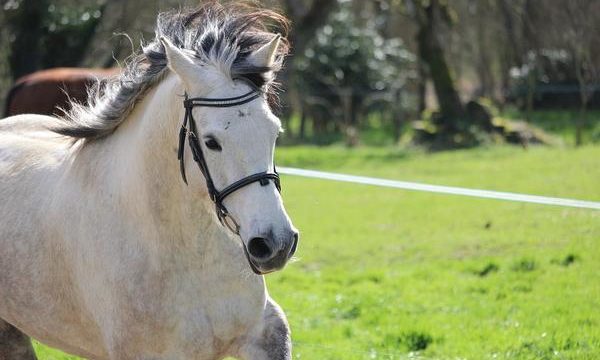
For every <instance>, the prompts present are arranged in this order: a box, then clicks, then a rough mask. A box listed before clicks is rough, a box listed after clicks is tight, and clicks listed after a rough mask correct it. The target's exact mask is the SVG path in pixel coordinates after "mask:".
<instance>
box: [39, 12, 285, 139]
mask: <svg viewBox="0 0 600 360" xmlns="http://www.w3.org/2000/svg"><path fill="white" fill-rule="evenodd" d="M273 31H275V32H283V33H284V34H285V33H286V32H287V20H286V19H285V18H284V17H283V16H281V15H279V14H278V13H276V12H273V11H269V10H265V9H258V8H255V7H252V6H246V5H234V4H228V5H227V6H226V7H225V6H223V5H221V4H219V3H217V2H210V3H208V4H205V5H203V6H201V7H199V8H196V9H185V10H178V11H169V12H164V13H161V14H159V16H158V19H157V24H156V29H155V37H154V39H153V40H152V41H150V42H149V43H147V44H145V45H144V46H143V48H142V53H140V54H134V55H132V56H131V58H130V59H129V60H128V61H126V63H125V65H124V67H123V71H122V73H121V74H120V75H119V76H118V77H116V78H114V79H112V80H109V81H108V82H106V83H98V84H97V85H96V86H95V87H92V88H91V89H90V90H89V105H81V104H77V103H72V104H71V105H72V109H71V110H70V111H68V112H67V113H66V114H65V116H64V117H63V118H62V119H61V120H62V121H61V123H60V125H58V126H57V127H55V128H53V129H51V130H52V131H54V132H57V133H59V134H62V135H66V136H71V137H74V138H87V139H97V138H100V137H103V136H106V135H108V134H110V133H112V132H113V131H114V130H115V129H116V128H117V127H118V126H119V124H120V123H121V122H122V121H123V120H124V119H125V118H126V117H127V115H128V114H129V113H130V112H131V110H132V109H133V107H134V106H135V104H136V103H137V102H138V101H139V100H140V99H141V98H142V97H143V96H144V94H145V93H146V92H147V91H148V89H150V88H152V87H153V86H154V85H155V84H156V83H157V82H158V81H160V80H161V79H162V77H163V75H164V74H165V69H166V66H167V57H166V53H165V49H164V47H163V45H162V44H161V42H160V40H159V39H160V38H161V37H165V38H167V39H169V40H170V41H171V42H172V43H173V44H175V45H176V46H177V47H179V48H181V49H185V50H188V51H190V52H192V53H193V54H194V56H195V57H196V58H198V59H199V61H201V62H203V63H206V64H210V65H212V66H215V67H216V68H217V69H219V70H220V71H222V72H223V73H224V74H226V75H228V76H229V77H231V78H232V79H234V78H244V79H246V80H248V81H250V82H252V83H253V84H254V85H256V86H257V87H262V88H263V89H264V90H265V91H267V92H268V94H269V95H270V96H269V98H270V99H271V101H273V99H274V95H275V94H274V92H275V90H274V88H276V87H275V86H273V85H274V83H273V80H274V79H273V77H274V74H275V73H276V72H277V71H278V70H279V69H280V68H281V66H282V63H283V59H284V57H285V55H286V54H287V51H288V46H287V43H286V42H285V37H284V38H283V40H284V41H283V45H282V46H279V48H278V51H277V56H276V60H275V63H274V65H273V67H272V68H260V67H256V66H253V65H251V64H250V63H249V62H248V61H247V56H248V55H249V54H250V53H251V52H252V51H253V50H256V49H258V48H259V47H261V46H262V45H265V44H266V43H268V42H269V41H270V40H271V39H272V38H273Z"/></svg>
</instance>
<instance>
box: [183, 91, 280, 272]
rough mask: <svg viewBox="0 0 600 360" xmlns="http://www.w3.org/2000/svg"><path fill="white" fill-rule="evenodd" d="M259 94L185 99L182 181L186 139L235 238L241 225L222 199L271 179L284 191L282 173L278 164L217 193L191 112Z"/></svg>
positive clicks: (239, 102) (222, 219) (242, 101)
mask: <svg viewBox="0 0 600 360" xmlns="http://www.w3.org/2000/svg"><path fill="white" fill-rule="evenodd" d="M260 94H261V93H260V91H259V90H258V89H253V90H252V91H250V92H248V93H246V94H244V95H240V96H236V97H230V98H202V97H196V98H188V96H187V94H185V100H183V107H184V108H185V116H184V118H183V124H182V125H181V130H180V131H179V149H178V151H177V158H178V159H179V169H180V171H181V176H182V177H183V181H184V182H185V183H186V184H187V178H186V175H185V164H184V159H183V154H184V148H185V139H186V137H187V139H188V143H189V145H190V149H191V150H192V156H193V158H194V161H195V162H196V164H198V167H199V168H200V172H202V175H204V179H205V180H206V188H207V189H208V194H209V196H210V199H211V200H212V202H213V203H214V204H215V211H216V213H217V217H218V218H219V221H220V222H221V224H222V225H225V226H226V227H227V228H229V230H231V231H232V232H233V233H234V234H236V235H239V233H240V226H239V225H238V223H237V221H235V219H234V218H233V217H231V215H230V214H229V211H227V208H226V207H225V205H224V204H223V200H225V198H226V197H227V196H229V195H231V194H232V193H234V192H235V191H237V190H239V189H241V188H243V187H245V186H247V185H250V184H252V183H255V182H258V183H260V185H261V186H267V185H269V180H271V181H273V183H274V184H275V187H276V188H277V190H278V191H279V192H281V185H280V182H279V174H278V173H277V170H276V169H275V164H273V172H269V171H268V170H267V171H263V172H259V173H256V174H252V175H248V176H246V177H244V178H242V179H240V180H238V181H236V182H234V183H233V184H231V185H228V186H226V187H225V188H224V189H222V190H220V191H219V190H217V188H216V187H215V184H214V182H213V180H212V177H211V176H210V171H209V170H208V165H207V164H206V159H205V158H204V154H203V153H202V148H201V145H200V142H199V140H198V130H197V127H196V121H195V120H194V116H193V115H192V110H193V108H194V107H196V106H204V107H221V108H225V107H233V106H237V105H242V104H246V103H248V102H250V101H252V100H254V99H257V98H258V97H260ZM242 243H243V242H242ZM244 251H245V252H246V256H247V255H248V253H247V250H246V246H245V245H244ZM250 265H251V267H252V270H254V272H257V271H258V270H257V269H256V268H255V267H254V264H252V262H251V261H250ZM257 273H258V272H257Z"/></svg>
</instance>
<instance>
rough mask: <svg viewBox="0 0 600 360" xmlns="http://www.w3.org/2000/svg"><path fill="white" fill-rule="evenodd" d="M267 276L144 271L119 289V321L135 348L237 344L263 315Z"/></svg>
mask: <svg viewBox="0 0 600 360" xmlns="http://www.w3.org/2000/svg"><path fill="white" fill-rule="evenodd" d="M265 303H266V292H265V290H264V283H263V282H262V278H260V277H255V276H254V275H252V277H251V278H250V279H240V278H230V277H223V276H222V277H213V276H207V275H206V274H201V273H197V272H194V271H173V272H164V273H160V274H159V273H152V272H145V273H144V275H142V274H139V275H134V276H133V277H132V278H131V279H130V281H129V284H128V285H127V286H124V287H123V288H122V289H121V290H120V295H119V300H118V301H117V304H118V306H117V308H118V309H119V312H120V315H119V316H118V318H119V322H120V325H119V326H118V327H115V328H114V329H111V331H116V332H118V333H120V334H122V333H126V334H127V336H126V337H125V338H124V337H121V338H120V341H122V342H123V344H126V345H127V347H128V348H129V349H130V351H133V352H136V351H144V352H148V351H150V350H151V351H152V352H153V353H165V352H171V351H177V352H182V353H186V354H207V355H206V356H207V358H211V356H213V355H214V354H216V353H220V352H223V351H225V350H226V349H227V348H230V347H232V346H234V344H235V342H236V341H237V340H239V339H240V338H242V337H243V336H244V334H246V333H248V331H249V330H250V329H251V328H252V327H253V326H255V325H256V324H257V323H258V322H259V321H260V319H261V318H262V316H263V313H264V307H265ZM210 354H213V355H210Z"/></svg>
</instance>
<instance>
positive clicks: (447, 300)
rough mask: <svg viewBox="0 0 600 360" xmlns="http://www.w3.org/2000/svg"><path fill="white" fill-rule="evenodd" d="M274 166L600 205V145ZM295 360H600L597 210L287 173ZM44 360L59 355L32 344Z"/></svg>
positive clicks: (282, 152) (295, 155)
mask: <svg viewBox="0 0 600 360" xmlns="http://www.w3.org/2000/svg"><path fill="white" fill-rule="evenodd" d="M277 163H278V164H279V165H282V166H283V165H286V166H297V167H305V168H313V169H324V170H330V171H337V172H344V173H352V174H363V175H369V176H379V177H386V178H392V179H400V180H414V181H423V182H428V183H434V184H444V185H457V186H469V187H477V188H484V189H493V190H505V191H515V192H526V193H534V194H540V195H547V196H561V197H572V198H579V199H586V200H596V201H600V186H599V185H600V166H599V165H600V147H598V146H596V147H594V146H587V147H582V148H578V149H573V148H536V147H532V148H530V149H529V150H527V151H524V150H523V149H521V148H516V147H492V148H479V149H472V150H464V151H455V152H443V153H436V154H430V155H426V154H424V153H421V152H418V151H407V150H397V149H392V148H359V149H356V150H352V151H348V150H346V149H344V148H341V147H339V148H338V147H327V148H316V147H291V148H281V149H279V150H278V161H277ZM282 181H283V186H284V188H283V193H284V197H285V202H286V207H287V209H288V211H289V213H290V215H291V216H292V218H293V219H294V222H295V224H296V226H298V227H299V228H300V229H301V232H302V240H301V244H300V247H299V250H298V253H297V256H298V258H299V261H297V262H294V263H292V264H290V265H289V266H288V267H287V268H286V269H285V270H284V271H282V272H279V273H276V274H273V275H269V276H268V277H267V279H268V283H269V291H270V292H271V294H272V296H273V297H274V298H275V299H276V300H277V301H278V302H279V304H280V305H282V307H283V308H284V309H285V311H286V313H287V316H288V318H289V320H290V324H291V327H292V331H293V339H294V359H309V360H311V359H319V360H328V359H331V360H334V359H335V360H339V359H344V360H359V359H361V360H362V359H405V358H426V359H429V358H431V359H459V358H460V359H463V358H464V359H597V358H600V271H599V270H600V268H599V265H598V264H600V212H599V211H592V210H581V209H569V208H560V207H551V206H541V205H533V204H520V203H512V202H502V201H494V200H484V199H474V198H465V197H457V196H448V195H439V194H429V193H421V192H409V191H401V190H394V189H384V188H377V187H370V186H363V185H355V184H345V183H336V182H328V181H321V180H315V179H303V178H298V177H290V176H284V177H283V179H282ZM37 349H38V352H39V354H40V359H41V360H64V359H70V358H68V357H63V356H62V355H60V354H59V353H57V352H52V350H49V349H48V348H46V347H43V346H40V345H37Z"/></svg>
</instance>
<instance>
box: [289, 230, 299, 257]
mask: <svg viewBox="0 0 600 360" xmlns="http://www.w3.org/2000/svg"><path fill="white" fill-rule="evenodd" d="M298 237H299V235H298V233H297V232H295V233H294V242H293V243H292V248H291V249H290V254H289V255H288V256H290V257H291V256H292V255H294V253H295V252H296V247H297V246H298Z"/></svg>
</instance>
